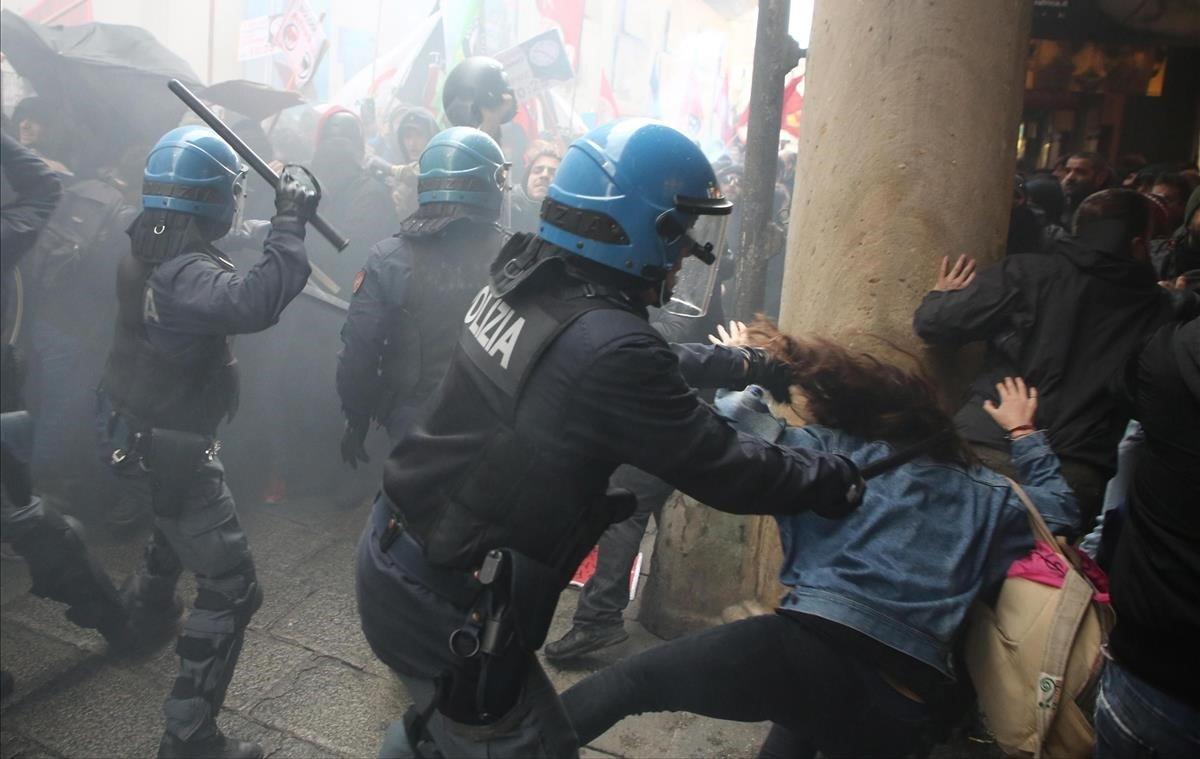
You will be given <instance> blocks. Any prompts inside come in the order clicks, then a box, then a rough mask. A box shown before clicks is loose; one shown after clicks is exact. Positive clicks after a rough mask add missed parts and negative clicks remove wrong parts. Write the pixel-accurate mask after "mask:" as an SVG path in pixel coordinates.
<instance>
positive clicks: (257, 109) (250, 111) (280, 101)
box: [197, 79, 305, 121]
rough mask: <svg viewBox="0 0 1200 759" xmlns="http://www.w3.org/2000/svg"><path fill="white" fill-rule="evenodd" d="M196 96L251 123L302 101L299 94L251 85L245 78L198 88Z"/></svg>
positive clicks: (258, 83) (259, 83)
mask: <svg viewBox="0 0 1200 759" xmlns="http://www.w3.org/2000/svg"><path fill="white" fill-rule="evenodd" d="M197 94H199V95H200V97H201V98H203V99H204V100H207V101H208V102H210V103H215V104H216V105H219V106H222V107H224V108H228V109H229V110H231V111H236V112H238V113H240V114H241V115H243V116H246V117H248V118H250V119H251V120H252V121H262V120H263V119H265V118H267V117H268V116H272V115H274V114H276V113H279V112H280V111H282V110H285V109H287V108H291V107H292V106H296V105H303V104H304V102H305V100H304V98H302V97H300V94H299V93H296V92H291V91H290V90H277V89H275V88H274V87H270V86H268V85H265V84H262V83H261V82H251V81H250V80H248V79H230V80H229V81H227V82H218V83H217V84H214V85H211V86H209V87H202V88H200V90H199V92H198V93H197Z"/></svg>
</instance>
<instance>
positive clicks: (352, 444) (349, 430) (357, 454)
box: [342, 422, 371, 469]
mask: <svg viewBox="0 0 1200 759" xmlns="http://www.w3.org/2000/svg"><path fill="white" fill-rule="evenodd" d="M367 426H368V425H366V424H352V423H350V422H346V431H345V432H344V433H342V461H344V462H346V463H347V464H349V465H350V468H351V469H358V462H360V461H361V462H364V463H366V462H369V461H370V460H371V457H370V456H368V455H367V449H366V448H365V447H364V446H363V443H364V442H365V441H366V439H367Z"/></svg>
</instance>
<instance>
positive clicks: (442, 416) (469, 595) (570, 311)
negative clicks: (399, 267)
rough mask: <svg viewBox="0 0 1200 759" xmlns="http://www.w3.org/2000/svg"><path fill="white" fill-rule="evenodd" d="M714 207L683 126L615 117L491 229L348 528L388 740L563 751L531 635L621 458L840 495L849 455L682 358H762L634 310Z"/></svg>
mask: <svg viewBox="0 0 1200 759" xmlns="http://www.w3.org/2000/svg"><path fill="white" fill-rule="evenodd" d="M731 208H732V205H731V204H730V203H729V201H727V200H726V199H725V198H724V197H722V196H721V193H720V190H719V188H718V185H717V181H716V177H715V176H714V175H713V171H712V168H711V167H710V165H709V163H708V161H707V160H706V159H705V157H704V155H703V154H702V153H701V152H700V150H699V149H698V148H697V147H696V146H695V145H694V144H692V142H690V141H689V140H688V139H687V138H686V137H685V136H684V135H683V134H681V133H680V132H678V131H676V130H675V129H672V128H670V127H668V126H666V125H664V124H661V123H658V122H654V121H649V120H644V119H629V120H622V121H617V122H613V123H610V124H607V125H605V126H602V127H600V128H598V129H595V130H593V131H592V132H590V133H588V134H587V135H585V136H584V137H582V138H580V139H579V140H576V141H575V143H574V144H572V145H571V147H570V148H569V149H568V151H567V153H566V155H565V156H564V158H563V161H562V164H561V166H560V168H559V170H558V173H557V175H556V176H555V180H554V184H553V185H552V186H551V188H550V191H549V193H548V196H547V198H546V200H545V202H544V203H543V205H542V210H541V224H540V226H539V229H538V233H537V234H536V235H529V234H517V235H514V236H513V237H512V238H511V239H510V240H509V241H508V242H507V243H506V244H505V245H504V247H503V248H502V249H501V251H500V253H499V255H498V257H497V258H496V259H495V261H494V263H493V264H492V267H491V274H490V277H489V281H487V282H486V283H481V284H482V286H481V287H480V289H479V290H478V292H477V293H476V295H475V298H474V300H473V301H472V302H471V304H470V306H469V308H468V310H467V312H466V314H465V315H464V317H463V329H462V332H461V334H460V336H459V341H458V347H457V349H456V351H455V353H454V355H453V357H452V358H451V360H450V364H449V367H448V369H447V371H446V374H445V376H444V378H443V379H442V381H441V383H440V385H439V386H438V387H437V389H436V390H435V391H434V392H433V395H432V396H431V398H430V400H429V403H428V404H427V405H426V406H425V407H424V408H423V409H422V413H421V415H420V417H419V418H418V419H417V420H416V421H415V422H414V423H413V424H412V425H411V427H410V428H409V429H408V431H407V432H405V434H403V435H402V436H401V437H400V439H399V441H398V442H397V444H396V447H395V449H394V450H393V452H392V454H391V456H390V458H389V459H388V461H387V464H386V466H385V469H384V483H383V492H382V494H381V496H380V497H379V498H378V499H377V501H376V503H375V506H374V509H373V513H372V516H371V518H370V520H369V522H368V524H367V526H366V529H365V530H364V533H363V537H362V540H361V542H360V544H359V552H358V574H357V587H358V602H359V613H360V615H361V618H362V624H363V632H364V633H365V635H366V638H367V640H368V642H369V643H370V645H371V647H372V649H373V650H374V651H375V653H376V655H378V656H379V657H380V659H382V660H383V662H384V663H385V664H387V665H388V666H389V667H391V668H392V669H393V670H395V671H396V672H397V673H398V674H399V676H400V678H401V679H402V680H403V681H404V682H405V684H406V685H407V687H408V689H409V692H410V695H411V696H412V698H413V701H414V707H413V709H412V710H410V712H409V713H408V714H407V715H406V717H405V719H404V721H403V724H397V725H394V726H393V728H392V729H391V730H390V731H389V733H388V737H387V738H386V743H385V747H384V750H383V754H384V755H387V756H394V755H399V756H405V755H408V756H422V755H424V756H431V755H444V756H496V755H503V756H552V757H569V756H575V755H577V753H578V746H577V743H576V739H575V734H574V731H573V730H572V728H571V725H570V723H569V722H568V720H567V718H566V716H565V714H564V713H563V710H562V706H561V704H560V703H559V701H558V696H557V695H556V694H555V692H554V688H553V687H552V685H551V684H550V682H549V680H548V679H547V678H546V675H545V673H544V672H543V671H542V669H541V666H540V665H539V664H538V662H537V660H536V658H535V656H534V652H535V651H536V650H537V648H538V647H540V646H541V644H542V642H543V641H544V639H545V635H546V630H547V628H548V626H549V623H550V619H551V616H552V615H553V611H554V607H555V605H556V604H557V602H558V596H559V593H560V592H561V591H562V589H563V588H564V587H565V586H566V584H567V582H568V580H569V578H570V576H571V573H572V572H573V570H574V569H575V567H576V566H577V564H578V563H579V561H580V560H581V559H582V558H583V556H584V555H586V553H587V552H588V550H590V548H591V547H592V546H593V545H594V544H595V542H596V539H597V538H598V537H599V535H600V534H601V533H602V532H603V531H604V529H605V528H606V527H607V526H608V525H609V524H610V523H611V522H614V521H618V520H620V519H623V518H624V517H625V516H627V515H628V514H629V513H630V512H631V511H632V508H633V503H632V498H631V496H630V495H629V494H628V493H621V492H611V493H610V492H607V483H608V479H609V476H610V475H611V474H612V472H613V470H614V469H616V467H617V466H618V465H619V464H622V463H629V464H632V465H634V466H637V467H638V468H640V469H642V470H644V471H646V472H649V473H651V474H654V475H656V476H658V477H661V478H662V479H664V480H666V481H667V482H669V483H671V484H672V485H675V486H676V487H678V488H679V489H680V490H682V491H683V492H685V493H687V494H688V495H690V496H692V497H694V498H696V499H697V500H699V501H701V502H703V503H706V504H709V505H711V506H713V507H715V508H718V509H722V510H725V511H729V512H732V513H761V514H790V513H796V512H800V511H804V510H807V509H811V510H813V511H815V512H817V513H819V514H822V515H826V516H829V517H838V516H842V515H844V514H846V513H848V512H849V511H850V510H851V509H853V508H854V507H856V506H857V504H858V501H859V497H860V493H861V478H860V477H859V474H858V471H857V469H856V468H855V466H854V464H853V463H852V462H850V461H849V460H848V459H845V458H843V457H840V456H836V455H828V454H824V453H816V452H803V451H798V450H786V449H783V448H779V447H777V446H775V445H773V444H771V443H768V442H765V441H763V440H760V439H756V438H752V437H747V436H744V435H741V434H739V433H737V432H735V431H734V430H733V429H732V427H730V426H729V424H728V423H727V422H726V421H724V420H722V419H721V418H719V417H717V416H716V415H715V414H714V412H713V411H712V410H711V409H710V408H709V407H708V406H706V405H704V404H703V403H701V402H700V401H699V400H698V399H697V396H696V394H695V393H694V392H693V391H692V390H691V389H690V388H689V386H688V380H687V379H685V376H684V371H686V372H688V374H689V376H690V378H691V379H692V384H693V385H696V386H699V385H701V384H705V383H706V382H712V383H714V384H717V383H719V384H723V385H727V386H744V385H745V384H747V383H748V382H757V381H759V380H760V376H759V374H760V373H762V372H768V373H769V372H770V371H773V369H777V367H775V368H773V367H770V366H768V365H766V364H764V362H762V361H760V360H757V358H756V357H753V356H751V355H749V354H745V353H742V352H739V351H737V350H736V349H733V350H731V349H728V348H722V347H719V346H709V347H708V348H707V349H701V348H699V347H698V346H692V347H686V346H680V347H678V348H676V349H672V347H670V346H668V345H667V343H666V342H664V341H663V339H662V337H660V336H659V334H658V333H657V332H656V331H655V330H653V329H652V328H651V327H650V325H649V324H648V323H647V308H648V307H649V306H658V305H665V304H666V303H667V302H668V301H669V300H670V298H671V290H672V287H673V284H674V279H675V275H676V273H677V272H678V271H679V268H680V265H681V264H682V262H683V259H684V258H685V257H687V256H689V255H694V256H697V257H699V258H701V259H702V260H704V261H706V262H712V261H713V259H714V251H719V250H720V249H721V244H722V241H721V239H720V237H721V223H720V222H722V221H723V220H724V218H725V217H727V216H728V214H729V212H730V210H731ZM706 230H708V231H707V232H706ZM709 232H711V235H710V234H709ZM722 367H723V368H722ZM681 369H682V371H681Z"/></svg>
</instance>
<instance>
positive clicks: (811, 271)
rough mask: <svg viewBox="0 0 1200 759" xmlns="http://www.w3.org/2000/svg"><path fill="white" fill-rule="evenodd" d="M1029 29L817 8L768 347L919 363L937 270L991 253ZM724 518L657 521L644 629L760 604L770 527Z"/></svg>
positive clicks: (771, 587)
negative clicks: (787, 343)
mask: <svg viewBox="0 0 1200 759" xmlns="http://www.w3.org/2000/svg"><path fill="white" fill-rule="evenodd" d="M1031 14H1032V3H1031V0H987V1H986V2H983V1H980V0H977V1H976V2H966V1H965V0H913V1H912V2H902V3H899V2H886V1H885V0H857V1H855V2H848V1H847V0H818V1H817V4H816V11H815V18H814V20H813V30H812V38H811V41H810V44H809V55H808V67H807V74H806V89H805V99H804V116H803V122H802V128H801V135H800V154H799V161H798V165H797V171H796V188H795V192H794V195H793V200H792V209H791V218H790V228H789V235H788V249H787V265H786V269H785V273H784V290H783V303H782V315H781V322H782V323H781V326H782V328H783V329H784V330H785V331H788V332H793V333H798V334H821V335H825V336H828V337H831V338H833V339H835V340H837V341H839V342H841V343H843V344H851V345H854V346H855V347H859V348H862V349H866V350H871V351H873V352H875V353H877V354H879V355H880V356H881V357H883V358H886V359H891V360H897V359H899V360H901V361H904V360H907V359H906V358H905V357H904V355H903V353H899V352H896V351H894V350H892V349H891V348H890V347H888V345H886V344H885V343H883V342H881V341H880V340H878V339H877V338H883V340H885V341H887V342H889V343H891V344H893V345H895V346H897V347H899V348H901V349H902V350H903V351H909V352H912V353H913V354H915V355H921V352H922V350H923V349H922V347H921V345H920V341H919V340H917V338H916V336H915V335H914V334H913V332H912V314H913V310H914V309H915V308H916V306H917V304H918V303H919V302H920V300H921V298H922V297H923V296H924V294H925V293H926V292H927V291H928V290H929V287H930V286H931V285H932V283H933V280H934V278H935V275H936V266H937V262H938V261H939V260H940V259H941V257H942V256H945V255H951V256H957V255H958V254H960V253H966V254H968V255H971V256H973V257H975V258H977V259H979V260H980V262H981V263H985V264H986V263H987V262H989V261H993V260H996V259H998V258H999V257H1000V256H1001V255H1002V254H1003V249H1004V242H1005V236H1006V234H1007V229H1008V217H1009V209H1010V199H1011V195H1012V182H1013V173H1014V171H1015V160H1016V137H1017V125H1018V121H1019V119H1020V105H1021V98H1022V93H1023V83H1024V70H1025V57H1026V47H1027V44H1028V37H1029V24H1030V18H1031ZM933 358H934V359H935V361H934V364H935V366H936V367H937V368H938V369H939V371H941V372H943V373H946V374H949V373H950V372H951V369H952V367H950V366H949V365H946V364H944V363H941V364H939V362H938V361H937V360H936V358H937V357H933ZM736 519H737V518H735V517H727V516H726V515H716V516H714V515H713V512H709V511H707V510H703V509H700V508H698V507H696V506H687V505H684V504H683V503H680V502H676V503H673V504H668V507H667V508H665V509H664V518H663V526H662V528H661V529H660V534H659V538H658V543H657V545H656V550H655V556H654V564H655V567H654V569H653V570H652V573H651V574H652V582H651V584H650V586H648V587H647V597H646V600H645V602H644V603H643V607H642V609H643V618H644V621H645V622H646V623H647V626H648V627H650V628H651V629H652V630H654V631H656V632H658V633H659V634H665V635H673V634H677V633H678V632H679V631H680V630H682V629H686V628H688V627H695V626H697V625H699V624H703V623H704V621H706V620H707V621H709V622H711V621H716V620H719V619H720V618H722V617H723V618H725V619H729V618H732V617H736V616H741V615H744V614H746V613H753V612H756V611H761V610H764V609H766V608H770V607H771V606H772V605H773V604H774V603H776V602H777V601H778V598H779V587H778V585H776V583H775V580H774V577H775V572H776V571H777V568H778V563H779V549H778V534H777V532H776V530H775V528H774V525H773V523H772V522H771V521H770V520H767V519H762V518H756V519H746V520H740V521H734V522H730V520H736ZM655 574H660V575H662V576H661V577H660V578H658V579H655V578H654V575H655ZM689 578H691V579H692V580H694V581H692V582H689ZM739 592H740V593H741V596H740V597H741V598H742V599H745V600H743V601H742V602H741V603H731V602H729V601H728V599H729V598H730V596H731V594H736V593H739ZM705 596H709V598H711V602H710V601H706V600H702V599H704V597H705ZM714 602H715V603H720V602H724V603H725V604H726V606H725V608H724V610H723V613H721V614H716V613H715V609H714ZM691 609H694V611H691V612H689V610H691Z"/></svg>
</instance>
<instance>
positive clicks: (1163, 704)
mask: <svg viewBox="0 0 1200 759" xmlns="http://www.w3.org/2000/svg"><path fill="white" fill-rule="evenodd" d="M1197 756H1200V711H1198V710H1196V709H1194V708H1192V707H1191V706H1188V705H1187V704H1185V703H1183V702H1182V701H1180V700H1178V699H1176V698H1173V697H1172V696H1168V695H1167V694H1166V693H1163V692H1162V691H1160V690H1158V689H1157V688H1155V687H1154V686H1152V685H1150V684H1149V683H1147V682H1146V681H1144V680H1141V679H1139V678H1137V677H1135V676H1133V675H1132V674H1130V672H1129V671H1128V670H1126V669H1124V668H1122V667H1121V665H1119V664H1117V663H1116V662H1111V661H1110V662H1108V664H1107V665H1106V666H1105V667H1104V674H1103V675H1102V676H1101V681H1100V694H1099V696H1098V697H1097V699H1096V759H1143V758H1145V759H1192V758H1193V757H1197Z"/></svg>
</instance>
